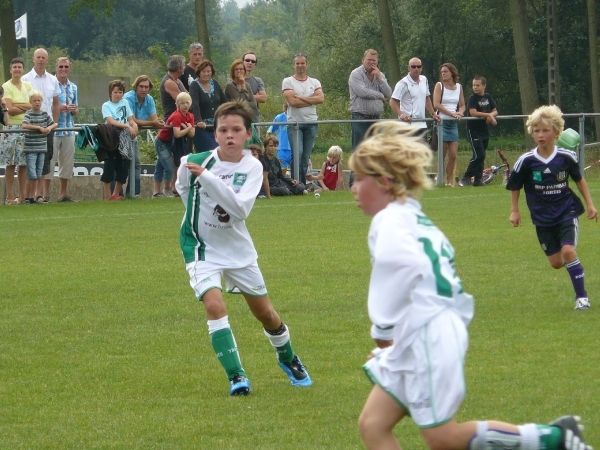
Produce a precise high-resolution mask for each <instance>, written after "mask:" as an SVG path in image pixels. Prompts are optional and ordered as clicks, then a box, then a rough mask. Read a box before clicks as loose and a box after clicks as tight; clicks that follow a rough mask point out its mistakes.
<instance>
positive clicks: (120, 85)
mask: <svg viewBox="0 0 600 450" xmlns="http://www.w3.org/2000/svg"><path fill="white" fill-rule="evenodd" d="M115 88H119V89H120V90H121V91H123V92H125V83H123V80H112V81H111V82H110V83H108V98H110V94H112V92H113V91H114V90H115Z"/></svg>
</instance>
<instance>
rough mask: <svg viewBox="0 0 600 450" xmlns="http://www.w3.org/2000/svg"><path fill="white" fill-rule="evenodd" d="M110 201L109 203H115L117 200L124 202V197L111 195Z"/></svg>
mask: <svg viewBox="0 0 600 450" xmlns="http://www.w3.org/2000/svg"><path fill="white" fill-rule="evenodd" d="M108 200H109V201H115V200H117V201H118V200H123V197H121V196H120V195H118V194H115V195H111V196H110V198H109V199H108Z"/></svg>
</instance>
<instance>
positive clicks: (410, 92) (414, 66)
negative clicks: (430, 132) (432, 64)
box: [390, 58, 440, 135]
mask: <svg viewBox="0 0 600 450" xmlns="http://www.w3.org/2000/svg"><path fill="white" fill-rule="evenodd" d="M421 72H423V63H422V62H421V60H420V59H419V58H411V59H410V61H408V74H407V75H406V76H405V77H404V78H402V79H401V80H400V81H398V83H396V86H395V87H394V92H393V93H392V98H391V99H390V107H391V108H392V110H393V111H394V112H395V113H396V115H397V116H398V119H401V120H403V121H404V122H407V123H411V122H412V121H413V119H425V110H427V111H428V112H429V114H430V115H431V117H432V118H434V119H435V120H436V121H438V122H439V121H440V116H439V115H438V114H437V113H436V112H435V110H434V109H433V103H432V102H431V98H430V95H431V94H430V92H429V81H427V77H426V76H425V75H421ZM414 126H415V127H417V128H421V129H422V131H423V135H424V134H425V133H426V131H427V123H426V122H416V123H415V124H414Z"/></svg>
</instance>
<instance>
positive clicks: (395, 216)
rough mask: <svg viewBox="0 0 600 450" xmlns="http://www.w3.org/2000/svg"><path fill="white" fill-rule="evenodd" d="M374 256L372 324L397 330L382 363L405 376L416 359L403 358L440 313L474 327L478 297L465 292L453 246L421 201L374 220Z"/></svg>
mask: <svg viewBox="0 0 600 450" xmlns="http://www.w3.org/2000/svg"><path fill="white" fill-rule="evenodd" d="M369 250H370V253H371V263H372V265H373V270H372V272H371V280H370V284H369V299H368V309H369V318H370V319H371V322H372V323H373V324H374V325H376V326H377V327H379V328H382V329H385V328H390V327H393V330H394V333H393V340H394V344H393V346H392V347H389V348H387V349H385V351H384V352H383V353H382V354H381V358H380V359H379V362H380V364H381V365H382V366H385V367H387V368H388V369H389V370H392V371H394V370H402V369H403V368H404V367H403V362H406V361H408V360H410V359H411V358H403V352H405V351H406V349H408V348H409V347H410V345H411V343H412V342H413V341H414V340H415V339H416V338H417V336H418V334H419V331H420V330H421V329H422V328H424V327H426V326H427V325H428V324H429V323H430V322H431V321H432V320H433V319H434V318H435V317H436V316H438V315H439V314H440V313H442V312H453V313H455V314H456V315H457V316H458V317H460V319H462V322H463V323H464V324H465V326H466V325H468V324H469V322H470V321H471V318H472V317H473V297H472V296H471V295H469V294H467V293H465V292H463V288H462V285H461V281H460V279H459V278H458V276H457V275H456V272H455V268H454V249H453V248H452V245H450V242H449V241H448V239H447V238H446V236H445V235H444V234H443V233H442V232H441V231H440V230H439V229H438V228H437V227H436V226H435V225H434V224H433V222H431V220H429V218H428V217H427V216H426V215H425V214H424V213H423V212H422V211H421V205H420V204H419V202H417V201H416V200H413V199H407V200H406V202H405V203H404V204H401V203H400V202H398V201H394V202H391V203H390V204H388V206H387V207H386V208H385V209H383V210H382V211H380V212H379V213H377V214H376V215H375V217H374V218H373V221H372V222H371V227H370V229H369Z"/></svg>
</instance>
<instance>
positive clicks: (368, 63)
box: [348, 48, 392, 151]
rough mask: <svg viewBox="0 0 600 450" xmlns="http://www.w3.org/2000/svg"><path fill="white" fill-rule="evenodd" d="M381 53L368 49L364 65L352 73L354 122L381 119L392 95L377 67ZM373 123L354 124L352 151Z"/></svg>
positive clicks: (351, 109)
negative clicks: (387, 99)
mask: <svg viewBox="0 0 600 450" xmlns="http://www.w3.org/2000/svg"><path fill="white" fill-rule="evenodd" d="M378 62H379V53H377V50H373V49H371V48H370V49H368V50H367V51H365V53H364V55H363V59H362V65H360V66H358V67H357V68H356V69H354V70H353V71H352V72H351V73H350V78H349V79H348V87H349V89H350V107H349V108H348V109H349V110H350V112H351V113H352V120H377V119H380V118H381V114H382V113H383V107H384V106H385V99H386V98H390V97H391V95H392V88H391V87H390V85H389V84H388V82H387V79H386V78H385V75H384V74H383V72H382V71H381V70H379V67H378V66H377V65H378ZM371 125H372V122H352V150H353V151H354V149H355V148H356V146H357V145H358V144H360V141H362V140H363V137H364V136H365V133H366V132H367V129H368V128H369V127H370V126H371Z"/></svg>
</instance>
